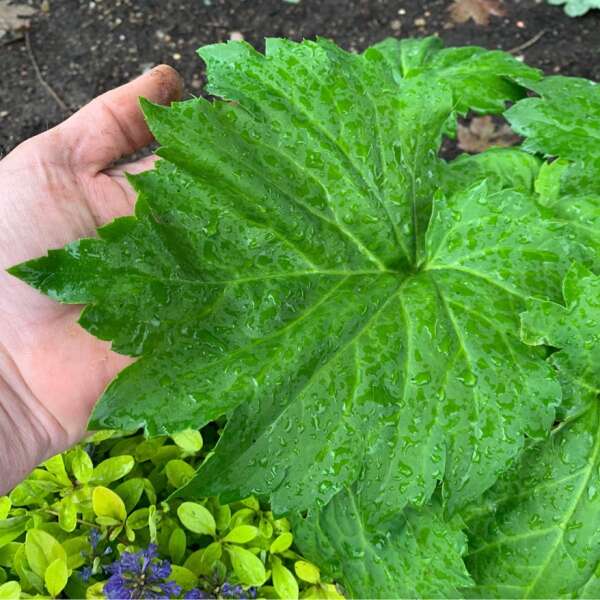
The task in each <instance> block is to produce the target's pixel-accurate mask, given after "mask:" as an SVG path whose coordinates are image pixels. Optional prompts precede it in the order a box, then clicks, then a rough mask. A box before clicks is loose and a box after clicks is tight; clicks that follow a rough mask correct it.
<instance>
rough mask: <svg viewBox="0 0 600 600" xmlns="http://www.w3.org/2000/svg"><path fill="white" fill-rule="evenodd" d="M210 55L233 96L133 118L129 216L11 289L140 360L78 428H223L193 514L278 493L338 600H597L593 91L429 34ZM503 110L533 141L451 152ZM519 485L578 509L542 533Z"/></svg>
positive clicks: (192, 482) (597, 251) (276, 563)
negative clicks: (138, 140)
mask: <svg viewBox="0 0 600 600" xmlns="http://www.w3.org/2000/svg"><path fill="white" fill-rule="evenodd" d="M200 55H201V56H202V57H203V59H204V60H205V62H206V64H207V73H208V81H209V85H208V91H209V92H210V93H211V94H213V95H214V96H216V97H220V98H222V100H215V101H207V100H204V99H193V100H190V101H186V102H182V103H177V104H173V105H172V106H171V107H168V108H164V107H160V106H155V105H152V104H150V103H148V102H143V108H144V111H145V114H146V117H147V119H148V123H149V125H150V127H151V129H152V130H153V132H154V133H155V135H156V137H157V139H158V140H159V142H160V143H161V144H162V147H161V149H160V150H159V152H158V153H159V155H160V156H161V157H162V160H160V161H159V162H158V163H157V165H156V167H155V169H154V170H152V171H149V172H147V173H144V174H141V175H138V176H135V177H132V179H131V181H132V184H133V185H134V187H135V188H136V190H137V191H138V201H137V205H136V214H135V216H132V217H128V218H122V219H118V220H117V221H115V222H114V223H112V224H110V225H108V226H106V227H104V228H102V229H100V230H99V237H98V238H97V239H84V240H80V241H77V242H74V243H72V244H70V245H68V246H67V247H65V248H64V249H63V250H53V251H50V252H49V254H48V256H47V257H44V258H40V259H38V260H34V261H30V262H28V263H25V264H23V265H20V266H17V267H15V268H13V269H12V270H11V272H12V273H13V274H14V275H16V276H18V277H21V278H22V279H24V280H25V281H27V282H29V283H30V284H32V285H34V286H36V287H37V288H38V289H40V290H41V291H43V292H45V293H47V294H49V295H50V296H51V297H53V298H55V299H57V300H59V301H62V302H70V303H83V304H86V305H87V306H86V308H85V310H84V311H83V313H82V315H81V319H80V322H81V324H82V326H83V327H85V328H86V329H88V330H89V331H90V332H92V333H93V334H94V335H96V336H98V337H100V338H102V339H105V340H110V341H112V344H113V347H114V348H115V349H116V350H117V351H119V352H122V353H124V354H129V355H132V356H136V357H138V360H137V361H136V362H135V364H133V365H132V366H130V367H128V368H127V369H126V370H125V371H123V372H122V373H121V374H120V375H119V376H118V377H117V378H116V379H115V381H114V382H113V383H112V384H111V385H110V386H109V388H108V389H107V390H106V392H105V394H104V395H103V397H102V398H101V400H100V402H99V404H98V405H97V407H96V410H95V413H94V415H93V418H92V423H91V426H92V427H95V428H99V427H110V428H119V429H136V428H138V427H144V429H145V431H146V433H147V434H148V435H150V436H151V439H150V440H149V441H147V442H144V443H145V444H152V443H153V442H152V440H153V439H154V437H152V436H163V435H165V434H175V433H176V432H178V431H181V430H185V429H190V428H191V429H198V428H201V427H205V426H207V425H208V424H210V423H211V422H213V421H214V420H215V419H223V418H224V419H225V421H226V425H225V427H224V430H223V433H222V435H221V436H220V439H219V441H218V443H217V444H216V446H215V448H214V451H212V452H211V453H210V455H209V456H207V458H206V460H204V461H202V462H201V463H200V464H198V465H194V466H196V467H197V469H195V472H194V473H191V472H189V474H188V473H187V472H186V476H185V477H181V478H179V479H178V480H177V483H176V484H175V485H174V487H176V488H177V492H176V495H177V496H178V497H179V498H180V500H184V503H183V504H181V506H180V507H179V509H178V513H177V514H178V517H179V518H180V519H183V524H184V525H185V519H186V518H187V517H186V516H185V514H184V513H185V511H187V510H188V509H189V511H190V515H193V516H194V518H198V519H199V520H200V522H201V523H202V525H201V526H200V525H198V526H199V527H201V528H202V531H201V532H198V533H197V535H208V536H210V535H211V534H212V527H213V524H212V522H211V520H210V519H208V517H207V516H206V514H205V512H204V511H203V510H202V509H200V508H198V507H197V506H196V505H197V504H198V503H197V500H196V498H204V497H219V498H220V501H221V502H224V503H227V502H239V501H241V500H242V499H243V498H246V497H248V496H251V495H254V496H257V497H259V498H261V499H265V500H268V501H269V502H270V505H271V508H272V510H273V512H274V513H275V514H276V515H278V516H284V515H285V516H288V517H289V518H290V519H291V521H292V523H293V531H294V536H295V538H294V539H295V540H296V542H297V544H298V548H299V549H300V550H301V551H302V552H303V553H304V554H305V556H306V558H307V559H308V560H310V561H312V562H313V563H315V564H318V565H319V566H320V567H321V569H322V570H323V571H324V572H325V573H327V574H328V575H329V576H330V577H333V578H334V579H335V580H336V581H338V582H340V583H341V584H342V585H343V589H344V590H345V592H346V594H348V595H350V596H355V597H415V596H420V597H450V596H456V595H475V596H477V595H478V594H481V593H484V594H487V593H488V592H489V593H490V594H492V595H500V596H506V595H514V596H528V595H534V596H536V595H540V594H542V595H543V594H546V593H550V591H549V589H542V587H540V586H541V585H549V582H550V579H549V578H548V577H546V572H548V573H552V574H553V575H554V576H555V577H557V578H558V577H559V574H560V573H561V572H563V571H564V573H563V576H562V579H561V581H562V584H561V587H560V589H559V588H558V587H556V588H554V589H553V591H552V593H560V594H563V593H564V594H565V595H576V594H578V593H580V590H584V589H585V590H588V591H589V590H590V589H592V588H591V587H589V586H591V585H593V583H588V582H591V581H592V579H591V578H592V575H593V571H594V569H595V568H596V566H597V564H596V562H595V561H596V560H597V559H595V558H594V556H595V555H593V553H591V552H588V551H587V550H586V549H587V548H588V546H590V547H591V546H593V545H594V544H596V542H595V538H594V537H593V535H592V534H593V533H594V532H593V531H592V529H593V526H592V525H590V526H589V527H587V528H586V527H583V529H581V528H580V529H581V531H579V532H578V533H577V534H576V536H578V537H576V541H575V542H574V544H575V547H576V549H577V553H579V554H581V555H584V554H585V557H586V560H585V561H584V560H583V559H581V560H580V559H578V554H575V552H574V551H571V550H570V548H569V547H568V546H567V545H565V544H566V543H567V542H568V539H569V538H568V534H567V533H566V531H567V527H571V526H572V527H573V528H575V525H574V524H576V523H584V524H585V523H586V522H588V521H589V522H593V519H594V516H593V515H594V513H593V510H594V508H593V507H594V506H595V496H594V494H592V493H591V492H589V488H588V483H590V482H591V479H590V478H591V477H592V476H595V475H596V471H595V470H594V469H592V468H591V467H590V468H589V469H588V467H587V466H585V465H590V464H593V461H595V460H596V455H595V450H593V448H595V446H594V442H593V440H592V439H591V437H590V436H592V435H593V424H590V423H592V422H593V414H595V413H594V412H593V411H594V410H595V409H596V403H597V400H598V398H597V391H598V384H599V382H598V379H597V378H596V374H597V373H598V371H597V369H596V368H595V367H594V365H595V363H594V359H593V357H594V356H598V351H599V348H598V339H597V336H596V333H595V332H597V329H594V328H595V327H596V326H595V325H594V324H593V322H594V319H595V318H596V317H595V316H594V314H595V311H596V310H597V305H596V304H595V303H594V302H595V299H594V293H595V292H594V290H596V289H597V283H596V279H595V278H596V276H597V275H598V273H600V234H599V233H598V232H599V231H600V229H599V228H598V224H599V223H598V219H599V218H600V217H599V214H600V190H599V188H598V183H597V182H598V181H599V179H598V175H599V174H600V169H599V168H598V165H599V163H600V158H599V157H600V152H599V151H598V132H599V130H600V98H599V92H598V88H597V87H596V86H594V85H593V84H591V83H590V82H585V81H580V80H571V79H565V78H549V79H542V77H541V74H540V73H539V72H537V71H535V70H533V69H530V68H529V67H527V66H525V65H523V64H521V63H520V62H518V61H516V60H515V59H513V58H512V57H511V56H509V55H507V54H504V53H502V52H488V51H485V50H483V49H478V48H461V49H443V48H442V47H441V44H440V42H439V41H438V40H436V39H433V38H428V39H424V40H405V41H397V40H387V41H385V42H383V43H381V44H377V45H376V46H373V47H372V48H369V49H368V50H366V51H365V52H364V53H362V54H351V53H347V52H344V51H343V50H341V49H339V48H338V47H337V46H335V45H334V44H333V43H331V42H328V41H324V40H318V41H316V42H303V43H301V44H297V43H293V42H290V41H287V40H280V39H276V40H267V45H266V52H265V54H264V55H262V54H260V53H258V52H256V51H255V50H254V49H252V48H251V47H250V46H248V45H247V44H244V43H228V44H218V45H213V46H208V47H205V48H202V49H201V50H200ZM528 90H529V91H530V92H531V94H537V96H538V97H536V98H526V95H527V92H528ZM508 101H510V102H513V103H515V104H514V105H513V107H512V108H511V109H510V110H509V111H508V113H507V117H508V119H509V120H510V121H511V122H512V124H513V126H514V127H515V129H516V130H517V131H518V132H519V133H521V134H522V135H523V136H524V137H525V138H526V139H525V142H524V144H523V147H522V148H521V149H509V150H490V151H488V152H485V153H483V154H481V155H478V156H473V157H460V158H458V159H457V160H454V161H450V162H447V161H444V160H442V159H441V158H440V157H439V149H440V145H441V142H442V139H443V137H444V135H452V132H453V131H454V129H455V125H456V118H457V116H458V115H465V114H467V113H468V112H469V111H470V110H473V111H476V112H478V113H501V112H503V111H504V110H505V108H506V104H507V102H508ZM546 157H548V159H549V160H548V161H547V162H546V163H544V162H543V159H544V158H546ZM555 159H557V160H555ZM586 303H587V304H586ZM590 419H591V420H592V421H590ZM557 423H561V424H560V425H557ZM553 425H555V427H554V429H553ZM586 427H587V429H586ZM551 429H553V432H552V434H550V431H551ZM159 439H161V438H159ZM562 440H567V441H565V442H564V443H563V441H562ZM569 444H571V445H572V447H573V448H576V449H577V450H572V451H571V450H570V451H569V456H568V457H565V455H564V452H566V450H565V448H566V447H567V446H568V445H569ZM569 447H571V446H569ZM577 452H578V453H579V454H578V455H577V456H575V455H574V454H576V453H577ZM538 454H539V455H542V454H543V455H544V457H545V458H544V461H543V462H542V461H539V460H537V459H536V458H535V457H536V456H538ZM572 454H573V456H572ZM561 461H562V463H568V462H570V463H572V465H573V467H572V469H573V472H577V473H579V475H578V476H579V478H580V479H579V480H576V477H577V476H576V475H573V479H574V480H573V481H569V480H568V478H569V477H571V475H572V472H571V471H570V467H564V464H562V463H561V464H558V463H559V462H561ZM555 462H556V463H557V464H555ZM543 464H547V465H549V466H548V468H547V469H546V470H543V468H542V465H543ZM534 467H535V468H537V469H538V470H537V471H535V470H534ZM565 468H566V470H567V471H569V472H568V473H564V471H565ZM582 469H583V471H582ZM548 474H550V476H551V477H552V479H550V480H547V476H548ZM588 474H589V476H588ZM565 478H567V479H565ZM498 480H500V481H499V482H498ZM528 484H529V485H530V486H531V487H532V489H535V490H536V492H535V493H536V494H537V493H538V492H537V490H541V491H540V492H539V493H540V494H545V493H548V494H554V493H558V492H559V491H560V495H561V498H562V497H563V496H565V498H563V499H564V502H563V503H562V504H561V503H560V502H558V500H556V501H555V500H554V498H553V497H552V499H550V500H548V501H547V502H545V501H543V498H546V497H545V496H544V497H543V498H542V499H541V500H540V502H541V503H542V505H543V507H544V510H546V511H547V512H548V511H549V512H548V514H547V515H546V516H544V515H540V514H538V513H536V512H535V508H534V506H533V505H530V504H527V503H526V501H529V500H531V499H532V498H535V495H534V493H533V492H532V493H531V494H526V495H523V496H522V497H521V496H518V495H517V496H515V493H516V492H515V490H518V493H519V494H521V493H522V492H523V491H524V488H526V486H527V485H528ZM584 484H585V490H584ZM571 485H572V486H573V487H572V489H571V488H570V487H568V486H571ZM582 494H586V495H585V498H584V497H583V495H582ZM482 495H483V498H484V499H483V500H482ZM505 497H506V498H508V500H506V501H505V500H503V499H504V498H505ZM586 498H587V502H588V504H589V505H590V511H591V512H590V513H589V516H588V517H586V518H583V517H582V518H579V517H578V516H577V515H576V512H577V511H578V510H579V509H580V508H581V510H587V508H585V507H584V504H583V503H584V500H585V499H586ZM189 502H192V503H196V505H194V506H193V507H190V506H189V505H188V504H187V503H189ZM586 506H587V505H586ZM179 512H182V514H183V516H182V514H179ZM530 513H531V514H530ZM121 514H122V513H121ZM188 516H189V515H188ZM107 517H108V518H114V519H115V520H117V521H118V518H119V515H117V514H115V515H112V514H111V515H107ZM546 517H547V520H546V521H545V520H544V519H545V518H546ZM190 518H191V517H190ZM503 519H507V521H508V522H509V524H510V525H511V526H512V529H508V530H506V527H507V526H506V525H505V523H504V521H503ZM539 519H541V522H542V523H543V525H542V526H541V528H542V529H543V530H544V532H545V533H546V534H547V535H548V536H549V539H550V540H551V541H550V542H548V541H547V540H542V539H540V540H538V539H537V538H536V537H535V535H533V536H532V535H531V531H532V530H531V529H529V528H530V527H537V522H538V521H539ZM532 523H533V525H532ZM594 531H595V530H594ZM241 535H242V536H243V535H244V534H241ZM469 536H470V537H469ZM510 536H513V537H514V538H515V540H516V542H515V543H517V542H518V543H520V544H523V550H522V552H521V553H519V554H518V557H519V558H518V560H517V562H513V558H514V557H515V556H517V551H516V550H515V549H514V548H513V547H512V546H511V543H512V542H511V541H510V540H509V539H507V538H509V537H510ZM511 539H512V538H511ZM174 543H175V542H174ZM212 548H213V549H211V550H210V552H211V553H212V552H215V553H217V552H220V553H221V554H220V556H222V557H223V556H224V557H226V558H227V560H228V561H229V563H230V564H231V565H232V568H234V569H235V568H236V565H237V566H239V561H240V560H242V557H243V556H245V553H244V552H242V551H240V550H239V549H237V548H238V547H237V546H236V545H235V542H234V543H233V545H231V544H230V543H229V542H228V541H227V540H222V541H221V542H220V543H219V544H218V546H212ZM217 548H218V550H217ZM489 548H493V550H492V551H489V550H488V549H489ZM563 550H564V552H563ZM206 552H208V550H207V551H206ZM561 552H562V554H561ZM271 553H272V554H273V548H272V547H271ZM499 553H500V554H501V557H498V554H499ZM561 557H562V558H561ZM465 559H466V561H465ZM598 559H600V556H599V557H598ZM569 561H570V562H569ZM249 562H251V561H249ZM248 564H249V563H248ZM248 564H247V565H246V567H245V568H250V567H249V566H248ZM283 567H285V564H284V562H283V560H282V559H281V558H279V556H278V555H277V553H275V556H274V557H272V558H271V559H270V562H269V568H270V571H271V577H272V581H273V582H274V584H275V586H278V585H279V586H280V588H281V587H282V586H287V589H288V590H289V595H290V596H293V595H295V588H294V587H293V586H294V584H293V578H292V577H291V571H290V570H289V569H288V570H287V571H284V570H283ZM240 568H241V567H240ZM243 570H244V568H242V571H243ZM561 570H562V571H561ZM238 571H239V569H238ZM500 571H501V572H502V573H504V575H502V576H501V575H500V574H499V573H498V572H500ZM261 575H262V573H261ZM502 581H505V583H503V584H502V586H501V582H502ZM247 582H248V583H250V582H249V581H247ZM494 586H495V587H494ZM586 586H588V587H586ZM581 593H588V592H581ZM550 595H551V594H550Z"/></svg>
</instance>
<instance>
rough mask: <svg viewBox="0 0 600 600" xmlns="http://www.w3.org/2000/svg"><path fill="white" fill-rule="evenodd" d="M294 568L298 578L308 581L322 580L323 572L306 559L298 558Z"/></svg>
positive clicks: (317, 581) (316, 581)
mask: <svg viewBox="0 0 600 600" xmlns="http://www.w3.org/2000/svg"><path fill="white" fill-rule="evenodd" d="M294 570H295V571H296V575H297V576H298V578H299V579H302V581H306V582H307V583H319V581H320V580H321V572H320V571H319V569H318V567H316V566H315V565H313V564H312V563H309V562H308V561H306V560H297V561H296V562H295V563H294Z"/></svg>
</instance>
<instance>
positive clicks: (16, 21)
mask: <svg viewBox="0 0 600 600" xmlns="http://www.w3.org/2000/svg"><path fill="white" fill-rule="evenodd" d="M36 12H37V11H36V9H35V8H33V7H32V6H27V5H26V4H10V3H9V0H0V39H2V38H3V37H4V36H5V35H6V34H7V33H9V32H19V31H22V30H23V29H28V28H29V19H28V17H31V16H32V15H34V14H35V13H36Z"/></svg>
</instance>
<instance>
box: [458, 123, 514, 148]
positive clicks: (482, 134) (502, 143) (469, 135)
mask: <svg viewBox="0 0 600 600" xmlns="http://www.w3.org/2000/svg"><path fill="white" fill-rule="evenodd" d="M457 137H458V147H459V148H460V149H461V150H464V151H465V152H470V153H471V154H477V153H479V152H483V151H484V150H487V149H488V148H491V147H493V146H497V147H502V148H506V147H508V146H514V145H515V144H516V143H517V142H518V141H519V136H518V135H516V134H515V133H514V132H513V130H512V129H511V128H510V127H509V126H508V125H507V124H506V123H504V124H502V125H497V124H496V123H494V120H493V119H492V117H490V116H489V115H486V116H485V117H474V118H473V119H472V120H471V122H470V123H469V125H468V127H467V126H465V125H461V124H459V125H458V132H457Z"/></svg>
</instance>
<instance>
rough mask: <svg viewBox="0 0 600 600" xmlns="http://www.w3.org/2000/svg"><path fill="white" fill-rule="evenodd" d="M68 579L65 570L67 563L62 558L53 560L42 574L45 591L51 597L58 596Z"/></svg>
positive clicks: (67, 571) (66, 570)
mask: <svg viewBox="0 0 600 600" xmlns="http://www.w3.org/2000/svg"><path fill="white" fill-rule="evenodd" d="M68 579H69V570H68V569H67V563H66V562H65V561H64V560H63V559H62V558H57V559H55V560H53V561H52V562H51V563H50V564H49V565H48V568H47V569H46V573H45V574H44V583H45V584H46V589H47V590H48V592H49V593H50V595H51V596H52V597H56V596H58V594H60V593H61V592H62V591H63V589H64V588H65V586H66V585H67V580H68Z"/></svg>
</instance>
